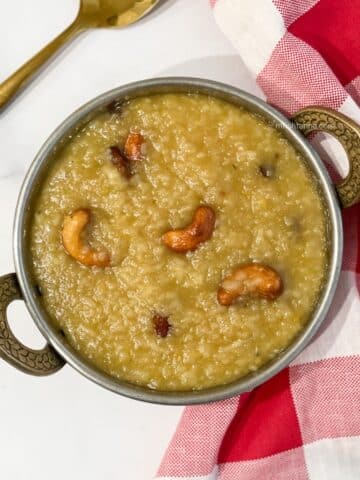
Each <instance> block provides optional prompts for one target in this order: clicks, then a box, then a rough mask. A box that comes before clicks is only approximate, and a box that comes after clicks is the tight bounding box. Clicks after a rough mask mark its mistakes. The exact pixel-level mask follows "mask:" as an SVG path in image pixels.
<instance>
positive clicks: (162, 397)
mask: <svg viewBox="0 0 360 480" xmlns="http://www.w3.org/2000/svg"><path fill="white" fill-rule="evenodd" d="M180 92H181V93H203V94H206V95H212V96H215V97H218V98H221V99H223V100H226V101H228V102H230V103H232V104H235V105H238V106H242V107H245V108H246V109H247V110H249V111H251V112H253V113H255V114H258V115H259V116H261V117H262V118H263V119H264V120H266V121H267V122H268V123H270V124H271V125H273V126H274V127H275V128H277V129H280V130H281V132H282V134H283V135H284V137H286V138H287V139H288V140H289V141H290V142H291V143H292V145H293V146H294V147H295V148H296V149H297V150H298V151H299V153H300V154H301V155H302V157H303V158H304V160H305V161H306V162H307V164H308V166H309V168H310V169H311V170H312V171H313V173H314V176H315V178H316V179H317V181H318V184H319V189H320V191H321V193H322V196H323V200H324V205H325V208H327V211H328V216H329V232H328V236H329V267H328V276H327V281H326V284H325V285H324V288H323V291H322V293H321V296H320V298H319V301H318V304H317V306H316V308H315V310H314V312H313V315H312V318H311V319H310V321H309V322H308V324H307V326H306V327H305V328H304V330H303V331H302V332H301V334H300V335H299V336H298V337H297V338H296V339H295V340H294V341H293V343H292V344H291V345H290V346H289V347H288V348H287V349H286V350H285V351H284V352H282V354H281V355H279V356H278V357H277V358H275V359H274V360H273V361H271V362H270V363H267V364H266V365H264V366H263V367H262V368H261V369H259V370H258V371H257V372H254V373H252V374H250V375H247V376H246V377H242V378H240V379H239V380H237V381H235V382H233V383H231V384H227V385H221V386H218V387H216V388H211V389H206V390H201V391H189V392H160V391H154V390H150V389H148V388H143V387H138V386H135V385H132V384H129V383H126V382H121V381H119V380H117V379H115V378H113V377H110V376H109V375H107V374H105V373H104V372H102V371H100V370H98V369H96V368H95V367H94V366H92V365H91V364H90V363H88V362H87V361H85V360H84V359H83V358H81V356H80V355H79V354H78V353H77V352H75V351H74V350H73V349H72V348H71V347H70V345H69V344H68V343H67V341H66V339H65V338H64V336H63V335H61V333H60V332H59V331H58V330H57V329H56V328H55V327H54V326H53V324H52V322H51V321H50V319H49V316H48V314H47V312H46V311H45V310H44V308H43V307H42V305H41V302H40V301H39V299H38V296H37V292H36V290H35V288H34V280H33V278H32V275H31V268H30V256H29V249H28V238H27V237H28V232H29V228H28V227H29V221H30V218H31V212H32V205H33V203H34V202H33V201H34V199H35V197H36V195H37V192H38V189H39V186H40V185H41V183H42V179H43V178H44V176H45V175H46V174H47V172H48V170H49V167H50V166H51V164H52V163H53V162H54V161H55V157H56V153H57V152H58V151H59V149H61V148H62V146H63V145H64V143H66V142H67V141H68V139H69V137H70V136H71V134H73V133H74V132H75V131H76V130H77V129H79V128H81V126H83V125H84V124H85V123H86V122H88V121H89V120H90V119H91V118H93V117H94V116H96V115H97V114H98V113H99V112H100V111H102V110H104V109H105V108H106V107H107V106H108V105H109V104H110V103H111V102H113V101H114V100H127V99H131V98H135V97H138V96H144V95H153V94H157V93H180ZM342 248H343V234H342V222H341V216H340V209H339V206H338V201H337V197H336V193H335V190H334V188H333V186H332V183H331V180H330V178H329V175H328V173H327V171H326V169H325V167H324V165H323V163H322V162H321V160H320V158H319V156H318V154H317V153H316V151H315V150H314V149H313V148H312V147H311V145H310V144H309V143H308V142H307V140H306V139H305V138H304V137H303V136H302V135H301V134H300V133H299V132H298V131H297V129H296V128H295V127H294V125H293V124H292V123H291V122H290V121H289V120H287V119H286V118H285V117H284V116H283V115H282V114H281V113H279V112H278V111H277V110H276V109H274V108H272V107H271V106H269V105H268V104H266V103H265V102H263V101H262V100H260V99H258V98H256V97H254V96H252V95H250V94H248V93H246V92H243V91H241V90H238V89H236V88H233V87H230V86H227V85H223V84H220V83H216V82H211V81H207V80H200V79H194V78H160V79H152V80H145V81H142V82H137V83H133V84H130V85H126V86H123V87H120V88H116V89H114V90H112V91H110V92H107V93H105V94H103V95H101V96H99V97H97V98H95V99H94V100H92V101H90V102H89V103H87V104H86V105H84V106H83V107H81V108H80V109H79V110H77V111H76V112H74V113H73V114H72V115H71V116H70V117H69V118H67V119H66V120H65V121H64V122H63V123H62V124H61V125H60V126H59V127H58V128H57V129H56V131H55V132H54V133H53V134H52V135H51V136H50V138H49V139H48V140H47V141H46V142H45V144H44V145H43V147H42V148H41V150H40V152H39V153H38V155H37V156H36V158H35V160H34V161H33V163H32V165H31V167H30V169H29V171H28V173H27V175H26V178H25V180H24V183H23V186H22V189H21V192H20V196H19V200H18V205H17V210H16V215H15V223H14V258H15V267H16V272H17V275H18V279H19V283H20V286H21V289H22V292H23V295H24V298H25V301H26V304H27V307H28V309H29V311H30V313H31V315H32V317H33V319H34V321H35V323H36V325H37V327H38V328H39V329H40V331H41V332H42V334H43V335H44V336H45V337H46V339H47V340H48V341H49V342H50V343H51V344H52V346H53V347H54V348H55V349H56V350H57V352H58V353H59V354H60V355H61V356H62V357H63V358H64V359H65V360H66V361H67V362H68V363H69V364H70V365H71V366H72V367H74V368H75V369H76V370H78V371H79V372H80V373H81V374H83V375H85V376H86V377H88V378H89V379H90V380H92V381H94V382H96V383H97V384H99V385H101V386H103V387H105V388H107V389H108V390H111V391H113V392H115V393H118V394H121V395H124V396H127V397H130V398H134V399H137V400H142V401H146V402H152V403H159V404H167V405H189V404H198V403H207V402H212V401H217V400H223V399H226V398H229V397H232V396H234V395H237V394H240V393H243V392H246V391H250V390H252V389H253V388H255V387H256V386H258V385H260V384H261V383H263V382H265V381H266V380H268V379H269V378H271V377H272V376H274V375H275V374H276V373H278V372H279V371H280V370H282V369H283V368H285V367H286V366H287V365H288V364H289V363H290V362H291V361H292V360H293V359H294V358H295V357H296V356H297V355H299V353H300V352H301V351H302V350H303V349H304V348H305V346H306V345H307V344H308V343H309V341H310V340H311V338H312V337H313V336H314V334H315V333H316V331H317V329H318V328H319V326H320V325H321V323H322V321H323V320H324V318H325V316H326V313H327V311H328V309H329V306H330V304H331V301H332V298H333V295H334V292H335V289H336V286H337V282H338V279H339V274H340V268H341V259H342Z"/></svg>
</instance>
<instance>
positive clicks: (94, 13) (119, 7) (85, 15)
mask: <svg viewBox="0 0 360 480" xmlns="http://www.w3.org/2000/svg"><path fill="white" fill-rule="evenodd" d="M159 1H160V0H81V3H80V9H79V14H78V17H80V19H81V21H82V22H83V23H84V26H86V28H107V27H124V26H126V25H130V24H131V23H134V22H137V21H138V20H140V18H142V17H143V16H144V15H146V14H147V13H148V12H149V11H150V10H152V9H153V8H154V7H155V5H156V4H157V3H159Z"/></svg>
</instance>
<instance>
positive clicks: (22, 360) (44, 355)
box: [0, 273, 65, 376]
mask: <svg viewBox="0 0 360 480" xmlns="http://www.w3.org/2000/svg"><path fill="white" fill-rule="evenodd" d="M21 299H22V295H21V290H20V287H19V284H18V281H17V278H16V275H15V274H14V273H11V274H10V275H4V276H2V277H0V357H2V358H3V359H4V360H6V361H7V362H8V363H10V364H11V365H13V366H14V367H16V368H18V369H19V370H22V371H23V372H25V373H29V374H31V375H37V376H44V375H50V374H51V373H55V372H56V371H58V370H59V369H60V368H61V367H63V365H64V364H65V362H64V360H63V359H62V358H61V357H60V356H59V355H58V354H57V353H56V352H55V350H54V349H53V348H52V347H51V346H50V345H46V347H44V348H43V349H42V350H32V349H31V348H28V347H25V346H24V345H23V344H22V343H20V342H19V340H17V339H16V338H15V336H14V335H13V333H12V331H11V329H10V327H9V324H8V321H7V315H6V310H7V307H8V305H9V304H10V303H11V302H13V301H14V300H21Z"/></svg>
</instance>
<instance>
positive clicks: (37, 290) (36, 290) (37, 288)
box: [34, 284, 42, 297]
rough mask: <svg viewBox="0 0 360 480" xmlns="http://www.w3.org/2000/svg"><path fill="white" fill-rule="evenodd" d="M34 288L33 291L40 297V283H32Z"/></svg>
mask: <svg viewBox="0 0 360 480" xmlns="http://www.w3.org/2000/svg"><path fill="white" fill-rule="evenodd" d="M34 290H35V293H36V295H37V296H38V297H42V290H41V287H40V285H38V284H36V285H34Z"/></svg>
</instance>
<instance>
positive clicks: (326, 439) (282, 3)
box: [157, 0, 360, 480]
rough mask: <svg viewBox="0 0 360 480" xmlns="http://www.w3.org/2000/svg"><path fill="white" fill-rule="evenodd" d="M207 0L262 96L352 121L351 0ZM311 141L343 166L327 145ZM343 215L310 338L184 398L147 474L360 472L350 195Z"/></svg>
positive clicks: (342, 475) (283, 477)
mask: <svg viewBox="0 0 360 480" xmlns="http://www.w3.org/2000/svg"><path fill="white" fill-rule="evenodd" d="M210 3H211V4H212V7H213V9H214V14H215V18H216V20H217V23H218V24H219V26H220V28H221V29H222V30H223V32H224V33H225V35H226V36H227V37H228V38H229V39H230V40H231V41H232V43H233V44H234V45H235V47H236V48H237V50H238V52H239V54H240V55H241V57H242V59H243V61H244V62H245V64H246V66H247V68H248V69H249V71H250V72H251V73H252V74H253V75H254V77H256V80H257V83H258V85H259V86H260V87H261V89H262V90H263V92H264V95H265V96H266V98H267V101H268V102H269V103H272V104H274V105H276V106H277V107H278V108H279V109H281V110H282V111H284V112H286V113H287V114H288V115H291V114H293V113H294V112H296V111H297V110H298V109H299V108H302V107H304V106H309V105H323V106H328V107H332V108H335V109H337V110H339V111H340V112H343V113H345V114H346V115H348V116H350V117H352V118H354V119H355V120H357V121H359V122H360V108H359V104H360V33H359V15H360V0H272V1H271V0H211V1H210ZM315 140H316V141H317V143H318V145H320V147H321V148H322V150H323V152H322V153H323V154H324V153H325V150H327V149H328V150H329V149H330V150H331V151H332V155H331V156H332V158H333V159H334V158H335V163H336V167H337V170H339V171H340V172H341V173H344V172H346V160H345V158H344V156H343V154H341V153H340V151H338V150H337V148H338V146H337V145H335V146H334V144H333V143H332V142H329V140H328V139H321V138H320V139H319V138H317V139H315ZM334 153H335V155H334ZM343 218H344V227H345V254H344V262H343V266H342V273H341V279H340V283H339V288H338V290H337V293H336V296H335V300H334V302H333V305H332V307H331V311H330V313H329V315H328V317H327V320H326V321H325V323H324V325H323V327H322V329H321V331H320V332H319V334H318V335H317V337H316V339H315V340H314V341H313V342H312V344H311V345H310V346H309V347H307V349H306V350H305V351H304V352H303V353H302V354H301V355H300V356H299V357H298V358H297V359H296V360H295V361H294V362H293V363H292V364H291V366H290V367H289V368H287V369H286V370H284V371H282V372H281V373H280V374H278V375H277V376H276V377H274V378H273V379H271V380H270V381H268V382H267V383H266V384H264V385H262V386H260V387H258V388H256V389H255V390H254V391H252V392H251V393H246V394H244V395H241V396H240V397H237V398H233V399H230V400H227V401H224V402H219V403H215V404H209V405H201V406H194V407H188V408H186V409H185V412H184V414H183V417H182V420H181V421H180V424H179V426H178V429H177V431H176V433H175V435H174V438H173V440H172V441H171V443H170V445H169V447H168V450H167V452H166V454H165V457H164V459H163V462H162V464H161V466H160V469H159V472H158V477H157V478H162V479H166V480H172V479H179V478H181V479H188V480H189V479H192V480H195V479H197V480H201V479H203V480H205V479H206V480H210V479H211V480H218V479H221V480H305V479H310V480H356V479H360V296H359V295H360V246H359V244H360V207H359V205H358V206H354V207H352V208H349V209H347V210H345V211H344V212H343Z"/></svg>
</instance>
